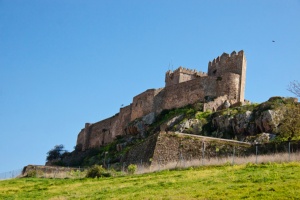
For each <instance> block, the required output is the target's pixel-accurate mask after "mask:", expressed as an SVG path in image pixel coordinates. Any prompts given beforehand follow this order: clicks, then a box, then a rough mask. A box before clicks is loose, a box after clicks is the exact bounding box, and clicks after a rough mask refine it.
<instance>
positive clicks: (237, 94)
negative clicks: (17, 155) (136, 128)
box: [77, 51, 246, 151]
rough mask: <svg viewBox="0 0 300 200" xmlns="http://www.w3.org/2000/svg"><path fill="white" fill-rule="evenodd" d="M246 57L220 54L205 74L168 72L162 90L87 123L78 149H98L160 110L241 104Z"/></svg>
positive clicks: (180, 69)
mask: <svg viewBox="0 0 300 200" xmlns="http://www.w3.org/2000/svg"><path fill="white" fill-rule="evenodd" d="M245 80H246V57H245V55H244V51H239V52H238V53H236V52H235V51H233V52H232V53H231V54H230V55H229V54H227V53H223V54H222V55H221V56H219V57H217V58H216V59H214V60H213V61H211V62H209V63H208V73H204V72H198V71H196V70H190V69H186V68H182V67H179V68H178V69H176V70H175V71H167V72H166V75H165V87H164V88H159V89H148V90H146V91H145V92H143V93H141V94H139V95H137V96H135V97H134V98H133V101H132V103H131V104H130V105H128V106H126V107H123V108H120V112H119V113H118V114H116V115H115V116H113V117H110V118H107V119H105V120H102V121H99V122H96V123H93V124H91V123H86V124H85V127H84V128H83V129H82V130H81V131H80V133H79V134H78V138H77V146H80V147H81V150H83V151H84V150H86V149H90V148H95V147H100V146H102V145H105V144H108V143H110V142H112V141H113V140H114V138H115V137H116V136H118V135H124V134H126V126H127V125H128V124H129V123H130V122H132V121H134V120H135V119H137V118H141V117H146V118H147V117H149V118H151V119H154V117H155V116H156V115H157V114H159V113H160V112H161V111H162V110H165V109H172V108H180V107H183V106H186V105H188V104H193V103H197V102H202V103H204V108H203V109H204V110H208V109H210V110H212V111H215V110H218V109H219V108H221V107H222V106H223V105H224V102H227V103H230V104H231V105H232V104H235V103H243V102H244V93H245Z"/></svg>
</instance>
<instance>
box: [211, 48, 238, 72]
mask: <svg viewBox="0 0 300 200" xmlns="http://www.w3.org/2000/svg"><path fill="white" fill-rule="evenodd" d="M243 57H244V51H243V50H241V51H239V52H238V53H236V51H233V52H232V53H231V54H227V53H223V54H222V55H221V56H218V57H217V58H215V59H213V61H209V63H208V70H209V68H213V67H218V66H220V65H222V64H223V63H224V62H226V60H231V61H237V60H239V59H241V58H243Z"/></svg>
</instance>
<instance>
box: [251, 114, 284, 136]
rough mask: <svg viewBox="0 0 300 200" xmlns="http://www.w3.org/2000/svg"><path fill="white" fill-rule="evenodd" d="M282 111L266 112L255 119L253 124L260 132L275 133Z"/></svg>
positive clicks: (281, 117)
mask: <svg viewBox="0 0 300 200" xmlns="http://www.w3.org/2000/svg"><path fill="white" fill-rule="evenodd" d="M283 114H284V111H283V110H282V109H280V110H266V111H264V112H262V113H261V115H260V116H259V117H258V118H256V119H255V124H256V127H257V129H258V130H259V131H260V132H267V133H272V132H276V131H277V127H278V125H279V123H280V121H281V120H282V119H283Z"/></svg>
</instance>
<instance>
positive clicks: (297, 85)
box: [287, 81, 300, 97]
mask: <svg viewBox="0 0 300 200" xmlns="http://www.w3.org/2000/svg"><path fill="white" fill-rule="evenodd" d="M287 90H288V91H290V92H291V93H293V94H295V95H296V96H297V97H300V82H298V81H292V82H290V84H289V86H288V89H287Z"/></svg>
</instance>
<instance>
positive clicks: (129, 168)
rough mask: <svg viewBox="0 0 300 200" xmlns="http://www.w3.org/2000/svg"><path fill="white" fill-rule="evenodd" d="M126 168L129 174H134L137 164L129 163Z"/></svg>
mask: <svg viewBox="0 0 300 200" xmlns="http://www.w3.org/2000/svg"><path fill="white" fill-rule="evenodd" d="M127 170H128V173H129V174H134V173H135V172H136V170H137V166H136V165H134V164H130V165H129V166H128V167H127Z"/></svg>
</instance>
